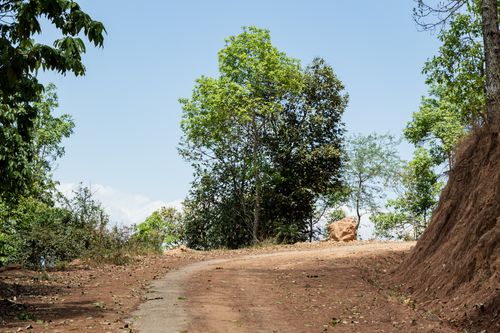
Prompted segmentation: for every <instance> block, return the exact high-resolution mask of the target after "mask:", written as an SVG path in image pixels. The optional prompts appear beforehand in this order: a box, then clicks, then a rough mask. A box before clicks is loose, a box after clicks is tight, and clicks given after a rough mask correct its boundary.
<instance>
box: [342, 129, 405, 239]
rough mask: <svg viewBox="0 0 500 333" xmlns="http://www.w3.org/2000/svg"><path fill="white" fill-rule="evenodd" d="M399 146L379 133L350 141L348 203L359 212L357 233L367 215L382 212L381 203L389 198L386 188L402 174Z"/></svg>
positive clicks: (359, 136) (388, 136)
mask: <svg viewBox="0 0 500 333" xmlns="http://www.w3.org/2000/svg"><path fill="white" fill-rule="evenodd" d="M398 144H399V141H397V140H395V139H394V137H393V136H391V135H389V134H384V135H380V134H376V133H373V134H369V135H367V136H363V135H354V136H353V137H351V138H350V140H349V142H348V146H347V156H348V161H347V164H346V168H345V177H346V183H347V186H348V188H349V199H348V203H349V206H350V207H351V208H352V209H353V210H354V211H355V212H356V217H357V226H356V231H357V230H358V229H359V225H360V223H361V217H362V216H363V215H365V214H366V213H375V212H377V211H378V209H379V207H380V200H381V199H383V198H384V197H385V191H383V187H384V186H387V185H388V184H389V183H390V182H392V181H393V180H394V177H396V175H397V173H398V170H399V167H400V163H401V161H400V158H399V157H398V154H397V150H396V146H397V145H398Z"/></svg>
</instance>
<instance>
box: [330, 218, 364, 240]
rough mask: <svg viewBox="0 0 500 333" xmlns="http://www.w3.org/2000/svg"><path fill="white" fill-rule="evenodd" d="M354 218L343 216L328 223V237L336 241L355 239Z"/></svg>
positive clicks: (355, 223)
mask: <svg viewBox="0 0 500 333" xmlns="http://www.w3.org/2000/svg"><path fill="white" fill-rule="evenodd" d="M356 225H357V222H356V219H355V218H353V217H345V218H343V219H342V220H339V221H336V222H333V223H330V225H329V226H328V236H329V237H328V238H329V239H330V240H333V241H336V242H350V241H353V240H356Z"/></svg>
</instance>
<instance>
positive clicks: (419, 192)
mask: <svg viewBox="0 0 500 333" xmlns="http://www.w3.org/2000/svg"><path fill="white" fill-rule="evenodd" d="M433 167H434V161H433V159H432V157H431V156H430V155H429V153H428V152H427V150H425V149H423V148H420V149H417V150H416V152H415V154H414V158H413V160H411V161H410V162H409V163H408V164H407V165H405V166H404V168H403V170H402V172H401V174H400V178H399V181H398V185H399V186H400V188H399V189H398V192H399V196H398V197H397V198H396V199H393V200H389V201H388V204H387V207H386V208H387V209H388V210H389V211H388V212H385V213H378V214H375V215H373V216H372V217H371V220H372V221H373V222H374V224H375V234H376V235H378V236H382V237H386V238H390V237H396V238H399V239H402V238H404V239H417V238H418V237H419V236H420V235H421V234H422V232H423V231H424V230H425V227H426V226H427V224H428V222H429V220H430V218H431V214H432V210H433V209H434V207H435V206H436V204H437V197H438V195H439V193H440V191H441V188H442V185H443V184H442V183H441V182H439V181H438V175H437V174H436V173H435V172H434V170H433Z"/></svg>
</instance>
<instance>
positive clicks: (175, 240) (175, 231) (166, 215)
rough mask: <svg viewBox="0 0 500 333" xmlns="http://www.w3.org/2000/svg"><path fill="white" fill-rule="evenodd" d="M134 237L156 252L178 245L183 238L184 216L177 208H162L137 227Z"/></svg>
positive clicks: (142, 244)
mask: <svg viewBox="0 0 500 333" xmlns="http://www.w3.org/2000/svg"><path fill="white" fill-rule="evenodd" d="M134 237H135V238H136V240H138V241H139V242H140V243H141V246H143V247H144V248H146V249H150V250H153V251H156V252H161V251H162V250H163V249H164V248H165V247H167V248H168V247H171V246H174V245H177V244H179V243H180V241H181V240H182V238H183V230H182V215H181V214H180V213H179V212H178V211H177V210H176V209H175V208H171V207H169V208H167V207H162V208H161V209H159V210H156V211H154V212H153V213H152V214H151V215H150V216H148V217H147V218H146V220H145V221H144V222H142V223H139V224H138V225H137V227H136V231H135V233H134Z"/></svg>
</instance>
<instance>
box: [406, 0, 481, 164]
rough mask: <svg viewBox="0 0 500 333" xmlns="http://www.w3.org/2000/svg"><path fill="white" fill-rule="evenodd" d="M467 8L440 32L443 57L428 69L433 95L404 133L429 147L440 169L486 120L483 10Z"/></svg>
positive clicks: (425, 99)
mask: <svg viewBox="0 0 500 333" xmlns="http://www.w3.org/2000/svg"><path fill="white" fill-rule="evenodd" d="M450 3H451V2H450ZM467 7H468V10H467V11H464V12H459V11H455V12H453V13H452V14H451V15H450V16H449V17H448V18H447V21H448V25H447V26H446V27H445V28H444V29H442V30H440V32H439V34H438V39H439V40H440V41H441V43H442V45H441V46H440V48H439V52H438V54H437V55H435V56H434V57H432V58H431V59H430V60H428V61H427V62H426V63H425V66H424V69H423V74H425V75H426V76H427V78H426V83H427V84H428V85H429V86H430V89H429V96H428V97H423V98H422V104H421V107H420V110H419V111H418V112H415V113H414V114H413V119H412V121H411V122H409V123H408V125H407V127H406V129H405V131H404V134H405V138H406V139H407V140H408V141H409V142H410V143H413V144H414V145H417V146H426V147H427V148H428V149H429V152H430V154H431V156H432V157H433V158H434V161H435V164H436V165H440V164H442V163H444V164H445V165H447V168H448V170H450V169H451V168H452V167H453V159H454V158H453V152H454V148H455V146H456V144H457V143H458V141H459V140H460V138H461V137H463V136H464V135H465V134H466V133H467V131H468V130H469V129H470V128H471V127H472V126H474V125H480V124H482V123H484V122H485V121H486V118H487V116H486V98H485V89H484V86H485V80H486V78H485V73H484V65H485V62H484V47H483V40H482V29H481V8H480V6H479V4H478V3H477V2H470V3H468V5H467ZM457 10H458V8H457Z"/></svg>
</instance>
